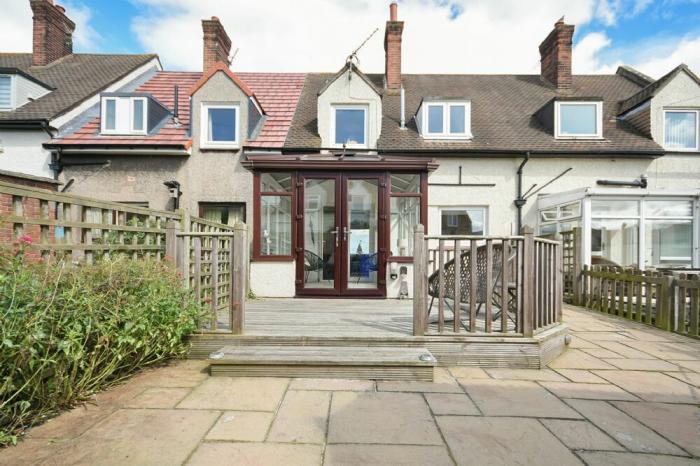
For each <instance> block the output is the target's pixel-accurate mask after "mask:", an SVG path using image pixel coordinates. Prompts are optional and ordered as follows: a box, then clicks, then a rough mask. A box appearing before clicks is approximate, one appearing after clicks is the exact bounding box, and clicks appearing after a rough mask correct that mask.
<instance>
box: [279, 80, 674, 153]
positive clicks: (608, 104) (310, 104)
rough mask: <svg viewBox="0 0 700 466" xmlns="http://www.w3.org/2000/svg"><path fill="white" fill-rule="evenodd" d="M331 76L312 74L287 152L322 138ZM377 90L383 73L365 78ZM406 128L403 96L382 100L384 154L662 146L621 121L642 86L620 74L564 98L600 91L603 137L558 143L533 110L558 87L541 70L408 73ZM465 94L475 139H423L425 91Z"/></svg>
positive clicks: (580, 84) (653, 149) (316, 144)
mask: <svg viewBox="0 0 700 466" xmlns="http://www.w3.org/2000/svg"><path fill="white" fill-rule="evenodd" d="M332 76H333V75H331V74H322V73H314V74H309V75H308V76H307V79H306V86H305V87H304V90H303V92H302V95H301V97H300V99H299V104H298V106H297V110H296V113H295V115H294V119H293V121H292V127H291V128H290V131H289V133H288V136H287V140H286V142H285V149H289V150H315V149H318V148H320V146H321V140H320V137H319V136H318V127H317V119H316V113H317V94H318V90H319V89H321V88H322V87H323V86H324V85H325V83H326V80H327V79H329V78H331V77H332ZM367 76H368V78H369V79H371V80H372V82H374V83H375V86H377V87H380V86H381V85H382V84H381V83H382V79H383V75H381V74H369V75H367ZM403 86H404V89H405V96H406V112H405V114H406V127H407V128H406V129H405V130H404V129H401V128H400V126H399V123H400V106H401V98H400V96H398V95H384V96H383V98H382V106H383V118H382V131H381V135H380V137H379V141H378V149H379V150H380V151H385V152H437V151H440V152H453V153H465V152H481V153H484V152H496V153H497V152H502V153H508V152H522V151H532V152H542V153H547V152H548V153H558V152H586V153H608V152H611V153H624V152H629V153H652V154H659V153H661V152H662V149H661V147H660V146H659V145H657V144H656V143H655V142H654V141H652V140H651V139H649V138H647V137H645V136H644V135H642V134H641V133H639V132H638V131H637V130H636V129H634V128H633V127H632V126H630V125H628V124H627V123H626V122H623V121H619V120H617V119H616V118H615V117H616V112H617V103H618V101H619V100H621V99H624V98H626V97H628V96H630V95H632V94H634V93H636V92H638V91H639V89H640V86H639V85H638V84H635V83H634V82H632V81H630V80H629V79H626V78H624V77H622V76H618V75H578V76H574V77H573V88H572V92H571V93H567V96H570V97H575V96H592V95H594V96H600V97H601V98H602V99H603V112H604V116H603V137H604V139H603V140H596V141H591V140H557V139H555V138H554V136H553V135H552V133H551V131H547V130H546V129H545V128H544V127H543V126H542V125H541V124H540V123H539V122H538V120H537V118H536V117H535V113H536V112H537V110H538V109H540V108H541V107H542V106H543V105H545V104H546V103H547V102H548V101H550V100H551V99H552V98H554V97H557V96H558V94H557V91H556V89H554V88H553V87H552V86H550V85H548V84H547V83H545V82H543V81H542V80H541V78H540V76H538V75H417V74H404V75H403ZM431 95H440V96H443V97H445V98H451V97H467V98H468V99H469V100H471V105H472V110H471V129H472V133H473V135H474V138H473V139H472V140H469V141H465V140H442V141H441V140H426V139H423V138H422V137H421V136H420V134H419V133H418V129H417V127H416V122H415V119H414V118H413V116H414V115H415V114H416V112H417V110H418V107H419V105H420V102H421V100H422V99H423V97H425V96H431Z"/></svg>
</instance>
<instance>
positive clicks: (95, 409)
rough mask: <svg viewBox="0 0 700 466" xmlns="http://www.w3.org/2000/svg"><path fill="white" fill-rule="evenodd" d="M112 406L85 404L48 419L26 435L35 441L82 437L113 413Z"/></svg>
mask: <svg viewBox="0 0 700 466" xmlns="http://www.w3.org/2000/svg"><path fill="white" fill-rule="evenodd" d="M114 410H115V408H113V407H112V406H109V405H108V406H97V405H93V404H91V403H85V404H83V405H80V406H76V407H75V408H73V409H71V410H69V411H66V412H64V413H62V414H60V415H59V416H57V417H55V418H53V419H49V420H48V421H46V422H45V423H44V424H41V425H39V426H36V427H34V428H33V429H31V430H30V431H29V433H28V434H27V437H28V438H36V439H72V438H75V437H78V436H80V435H82V434H83V433H84V432H85V431H86V430H88V429H89V428H90V427H92V426H93V425H95V424H96V423H97V422H99V421H101V420H102V419H104V418H105V417H107V416H109V415H110V414H111V413H113V412H114Z"/></svg>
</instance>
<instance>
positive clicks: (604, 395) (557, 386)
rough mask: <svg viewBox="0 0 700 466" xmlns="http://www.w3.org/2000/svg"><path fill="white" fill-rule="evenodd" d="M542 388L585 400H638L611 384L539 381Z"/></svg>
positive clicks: (560, 394)
mask: <svg viewBox="0 0 700 466" xmlns="http://www.w3.org/2000/svg"><path fill="white" fill-rule="evenodd" d="M540 385H542V386H543V387H544V388H546V389H547V390H549V391H550V392H552V393H554V394H555V395H556V396H558V397H559V398H583V399H587V400H623V401H624V400H631V401H639V398H637V397H636V396H634V395H631V394H629V393H627V392H626V391H624V390H623V389H621V388H620V387H617V386H615V385H612V384H602V383H575V382H540Z"/></svg>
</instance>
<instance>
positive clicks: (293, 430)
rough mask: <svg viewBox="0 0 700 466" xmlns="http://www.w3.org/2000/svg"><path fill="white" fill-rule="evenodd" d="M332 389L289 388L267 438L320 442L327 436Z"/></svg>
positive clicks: (273, 440)
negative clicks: (318, 390) (308, 389)
mask: <svg viewBox="0 0 700 466" xmlns="http://www.w3.org/2000/svg"><path fill="white" fill-rule="evenodd" d="M330 400H331V393H330V392H313V391H295V390H290V391H288V392H287V393H286V395H285V396H284V399H283V400H282V404H281V405H280V407H279V410H278V411H277V416H276V417H275V420H274V421H273V423H272V427H271V428H270V433H269V434H268V437H267V440H268V441H270V442H288V443H318V444H322V443H323V442H324V440H325V438H326V424H327V421H328V404H329V403H330Z"/></svg>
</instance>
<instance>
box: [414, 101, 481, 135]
mask: <svg viewBox="0 0 700 466" xmlns="http://www.w3.org/2000/svg"><path fill="white" fill-rule="evenodd" d="M416 120H417V121H418V122H419V123H418V125H419V129H420V130H421V134H422V135H423V137H424V138H426V139H471V137H472V134H471V102H469V101H452V102H439V101H431V102H424V103H423V104H422V105H421V108H420V109H419V110H418V114H417V115H416Z"/></svg>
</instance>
